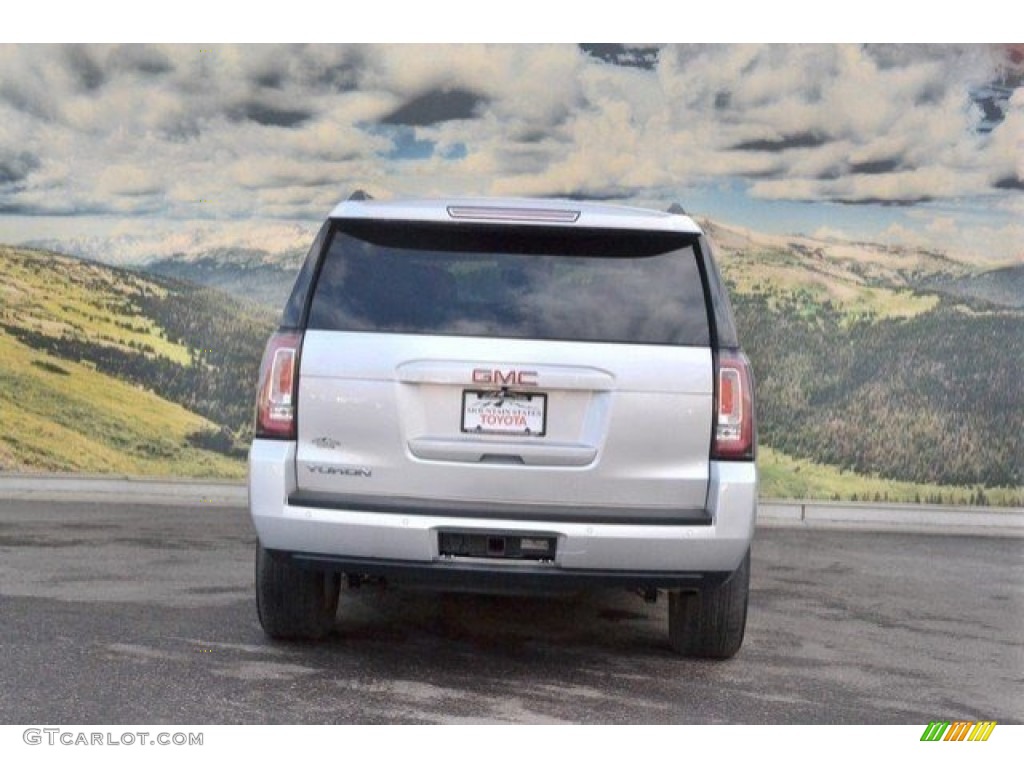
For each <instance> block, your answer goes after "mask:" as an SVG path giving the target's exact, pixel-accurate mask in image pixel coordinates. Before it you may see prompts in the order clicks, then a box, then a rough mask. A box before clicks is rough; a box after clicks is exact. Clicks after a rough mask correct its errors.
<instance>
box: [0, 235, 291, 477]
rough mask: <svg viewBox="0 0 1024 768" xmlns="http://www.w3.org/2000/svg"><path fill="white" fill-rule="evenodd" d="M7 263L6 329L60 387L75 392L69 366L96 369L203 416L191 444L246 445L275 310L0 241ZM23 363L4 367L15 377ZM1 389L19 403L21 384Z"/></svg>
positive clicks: (2, 310) (2, 306)
mask: <svg viewBox="0 0 1024 768" xmlns="http://www.w3.org/2000/svg"><path fill="white" fill-rule="evenodd" d="M0 264H2V267H3V276H4V281H3V286H2V287H0V335H2V337H3V338H4V339H6V340H7V343H8V344H11V343H16V344H17V345H18V346H19V348H21V347H27V348H28V349H29V350H32V351H33V352H34V353H35V354H34V356H31V359H30V357H27V356H22V357H19V359H23V360H24V364H25V365H32V366H33V369H32V371H33V373H38V372H39V371H44V372H45V371H49V372H51V373H53V375H54V376H56V377H58V378H57V379H54V380H53V381H54V382H55V385H56V384H59V385H60V386H59V387H56V386H55V389H54V391H55V392H59V391H64V392H68V393H73V391H74V389H75V378H76V377H72V376H70V372H76V373H77V372H80V371H81V372H84V371H88V372H95V374H98V375H101V376H107V377H110V378H111V379H114V380H117V381H118V382H125V383H128V384H130V385H134V387H135V388H136V389H138V390H142V391H145V392H149V393H152V395H154V396H155V397H156V398H157V399H159V400H162V401H165V402H167V403H172V404H177V405H178V406H181V407H182V408H184V409H186V410H187V411H188V412H191V413H192V414H197V415H198V416H200V417H203V420H202V422H203V424H205V426H199V427H198V428H195V429H193V430H192V431H191V432H189V433H188V434H187V440H188V442H189V444H190V445H192V446H193V447H196V448H198V449H209V450H213V451H216V452H219V453H221V454H226V455H228V456H234V457H235V459H236V460H238V459H239V458H240V457H241V456H242V455H243V454H244V450H245V445H246V442H247V440H248V438H249V436H250V434H251V420H252V407H253V405H252V404H253V396H254V390H255V382H256V373H257V369H258V366H259V359H260V355H261V354H262V349H263V344H264V342H265V340H266V337H267V336H268V335H269V333H270V331H271V329H272V327H273V325H274V322H275V313H274V312H273V311H271V310H269V309H266V310H264V309H262V308H260V307H255V306H252V305H248V304H243V303H241V302H238V301H236V300H234V299H232V298H230V297H228V296H226V295H224V294H223V293H220V292H218V291H214V290H211V289H208V288H204V287H200V286H196V285H193V284H189V283H185V282H181V281H177V280H173V279H170V278H165V277H159V276H151V275H144V274H140V273H137V272H132V271H128V270H124V269H118V268H114V267H109V266H105V265H101V264H97V263H94V262H86V261H81V260H78V259H75V258H72V257H67V256H62V255H57V254H54V253H49V252H43V251H33V250H29V249H21V248H11V247H6V246H0ZM58 371H63V372H64V376H63V377H62V376H61V374H60V373H58ZM17 373H18V372H17V371H12V370H10V369H9V370H8V371H7V374H8V377H7V379H8V381H5V384H6V385H7V386H8V387H13V386H14V385H15V383H16V382H15V378H16V375H17ZM90 380H91V379H90ZM36 383H38V384H40V386H42V385H43V384H45V383H46V381H43V380H40V381H39V382H36ZM0 396H5V397H8V398H9V402H8V403H7V406H6V407H10V408H16V407H17V396H18V395H17V392H14V391H0ZM55 406H56V403H55ZM83 407H86V406H83ZM108 407H109V406H108ZM153 407H157V406H155V405H154V406H153ZM91 417H97V416H96V415H95V414H94V415H92V416H91ZM83 421H84V420H83ZM198 421H199V420H197V422H196V423H197V424H198ZM65 426H67V425H65ZM80 426H81V429H82V430H84V431H86V430H88V429H89V424H88V423H82V424H81V425H80ZM2 439H3V440H4V441H5V442H6V444H7V449H6V450H7V452H8V454H9V455H10V456H11V457H12V458H11V459H10V461H11V462H12V463H13V464H15V465H28V466H31V464H32V460H31V457H28V458H26V457H25V456H22V455H21V453H20V452H19V451H20V450H21V449H20V448H18V443H19V436H17V435H12V434H9V433H8V432H7V431H6V430H5V432H4V434H3V437H2ZM112 439H113V438H112ZM21 442H24V441H23V440H22V441H21ZM12 446H13V447H12ZM140 450H143V452H144V448H143V449H140Z"/></svg>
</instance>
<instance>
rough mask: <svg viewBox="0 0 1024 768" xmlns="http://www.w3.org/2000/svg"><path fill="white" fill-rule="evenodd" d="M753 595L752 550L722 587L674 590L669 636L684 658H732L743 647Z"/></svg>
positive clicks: (669, 614) (670, 605)
mask: <svg viewBox="0 0 1024 768" xmlns="http://www.w3.org/2000/svg"><path fill="white" fill-rule="evenodd" d="M749 593H750V550H749V549H748V550H747V553H746V554H745V555H744V556H743V562H741V563H740V565H739V567H738V568H737V569H736V570H735V571H733V573H732V575H731V576H729V578H728V579H727V580H726V581H724V582H722V583H721V584H719V585H717V586H714V587H708V588H705V589H703V590H701V591H699V592H681V591H673V592H670V593H669V596H668V636H669V642H670V643H671V644H672V649H673V650H674V651H675V652H676V653H681V654H682V655H684V656H699V657H703V658H709V659H728V658H729V657H731V656H733V655H734V654H735V653H736V651H738V650H739V649H740V645H742V644H743V631H744V629H745V628H746V625H747V597H748V595H749Z"/></svg>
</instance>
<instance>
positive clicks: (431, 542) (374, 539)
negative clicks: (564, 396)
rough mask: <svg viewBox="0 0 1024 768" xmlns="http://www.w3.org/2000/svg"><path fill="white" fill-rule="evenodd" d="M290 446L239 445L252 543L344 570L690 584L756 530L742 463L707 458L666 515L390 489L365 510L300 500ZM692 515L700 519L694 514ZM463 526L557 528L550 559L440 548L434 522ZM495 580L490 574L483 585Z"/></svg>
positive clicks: (417, 577)
mask: <svg viewBox="0 0 1024 768" xmlns="http://www.w3.org/2000/svg"><path fill="white" fill-rule="evenodd" d="M294 468H295V445H294V443H291V442H286V441H275V440H255V441H253V445H252V449H251V451H250V454H249V510H250V513H251V514H252V519H253V524H254V526H255V527H256V532H257V534H258V536H259V539H260V543H261V544H262V545H263V547H265V548H266V549H269V550H275V551H278V552H280V553H282V554H284V555H287V556H290V557H292V558H293V559H295V560H296V561H298V562H302V563H308V564H310V565H313V566H318V567H326V568H332V569H335V570H340V571H344V572H349V573H364V574H368V575H375V576H385V577H388V578H392V579H396V580H403V581H415V582H417V583H422V584H425V585H426V584H434V583H437V584H438V585H439V586H445V585H447V586H450V587H458V586H463V587H467V588H475V587H478V586H479V587H481V588H487V587H489V586H495V585H497V586H503V585H505V586H507V585H521V586H522V587H523V588H524V589H531V588H534V587H535V588H537V589H549V588H576V587H583V586H587V585H594V586H599V585H612V584H622V585H625V586H637V587H665V588H671V587H699V586H700V585H701V584H702V583H705V582H706V581H708V580H720V579H721V578H723V577H724V576H725V575H728V574H729V573H731V572H732V571H734V570H735V569H736V568H737V567H738V566H739V564H740V561H741V560H742V559H743V556H744V555H745V553H746V551H747V549H748V547H749V546H750V541H751V539H752V538H753V535H754V521H755V518H756V510H757V470H756V468H755V466H754V464H753V463H751V462H713V463H712V465H711V482H710V485H709V492H708V502H707V505H706V509H705V510H702V511H701V514H700V515H699V516H694V515H692V514H691V515H689V516H688V519H687V516H684V517H683V519H681V520H680V521H678V522H676V521H673V522H672V523H667V522H664V521H661V520H660V519H658V520H655V519H651V517H650V516H648V518H647V519H646V520H645V518H644V515H643V513H642V512H640V513H638V519H639V520H642V521H644V522H640V523H637V522H618V521H617V522H614V523H609V522H597V521H587V520H583V519H575V518H572V519H551V518H550V516H544V517H538V518H537V519H529V517H528V515H524V514H522V512H521V510H522V508H517V514H515V515H512V514H509V515H508V516H507V517H502V516H500V514H501V510H503V509H507V505H497V507H496V509H495V511H496V512H497V514H496V515H495V516H494V517H487V518H484V517H481V516H472V515H469V514H467V513H462V514H459V513H458V512H457V511H456V509H457V508H459V507H460V506H461V505H458V504H453V505H452V506H453V508H455V509H453V510H451V511H448V510H445V509H444V508H439V506H438V505H436V504H433V503H431V504H429V505H424V504H423V503H417V502H415V501H410V503H409V505H408V508H407V509H406V510H405V511H404V512H403V507H402V504H401V502H400V501H399V500H395V499H390V500H387V501H386V504H382V505H380V506H379V507H376V508H370V509H367V505H365V504H362V505H355V506H359V507H360V508H357V509H346V508H337V507H335V506H332V505H326V504H319V505H315V506H314V505H307V504H305V503H304V499H303V496H302V495H296V493H295V492H296V485H295V469H294ZM698 517H699V519H697V518H698ZM442 530H463V531H471V532H481V533H486V532H490V531H500V532H501V533H503V534H506V535H511V534H517V533H524V534H545V535H550V536H554V537H556V539H557V549H556V554H555V557H554V558H553V559H552V560H551V561H550V562H542V563H538V562H530V563H524V562H522V561H510V560H506V559H498V558H495V559H483V558H448V557H443V556H442V555H441V553H440V550H439V543H438V540H439V536H438V534H439V532H440V531H442ZM492 582H494V584H492Z"/></svg>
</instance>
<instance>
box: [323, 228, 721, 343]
mask: <svg viewBox="0 0 1024 768" xmlns="http://www.w3.org/2000/svg"><path fill="white" fill-rule="evenodd" d="M693 242H694V240H693V238H692V237H689V236H686V235H678V234H672V233H665V234H661V233H654V234H651V233H636V232H629V231H617V230H585V229H584V230H577V229H573V230H566V229H548V228H540V227H538V228H518V229H515V230H512V229H510V228H508V227H490V228H488V227H482V226H466V225H458V226H449V225H425V224H411V223H400V222H387V223H381V222H352V221H347V222H343V223H339V224H338V225H336V227H335V230H334V232H333V235H332V237H331V242H330V246H329V249H328V251H327V253H326V254H325V255H324V262H323V266H322V268H321V271H320V275H319V279H318V281H317V285H316V289H315V293H314V295H313V302H312V305H311V307H310V315H309V322H308V327H309V328H314V329H321V330H338V331H375V332H382V333H413V334H437V335H444V336H493V337H498V338H517V339H518V338H522V339H558V340H573V341H603V342H623V343H634V344H676V345H688V346H707V345H708V343H709V341H708V339H709V334H708V318H707V312H706V310H705V307H704V291H703V287H702V285H701V279H700V272H699V270H698V268H697V263H696V256H695V254H694V250H693Z"/></svg>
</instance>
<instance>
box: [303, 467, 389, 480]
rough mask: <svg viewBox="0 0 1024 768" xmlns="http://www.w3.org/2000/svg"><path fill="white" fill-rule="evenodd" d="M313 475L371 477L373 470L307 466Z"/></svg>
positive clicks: (366, 468) (367, 468)
mask: <svg viewBox="0 0 1024 768" xmlns="http://www.w3.org/2000/svg"><path fill="white" fill-rule="evenodd" d="M306 469H308V470H309V471H310V472H311V473H312V474H314V475H335V476H337V475H340V476H342V477H372V476H373V470H372V469H370V468H369V467H331V466H327V465H325V464H307V465H306Z"/></svg>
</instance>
